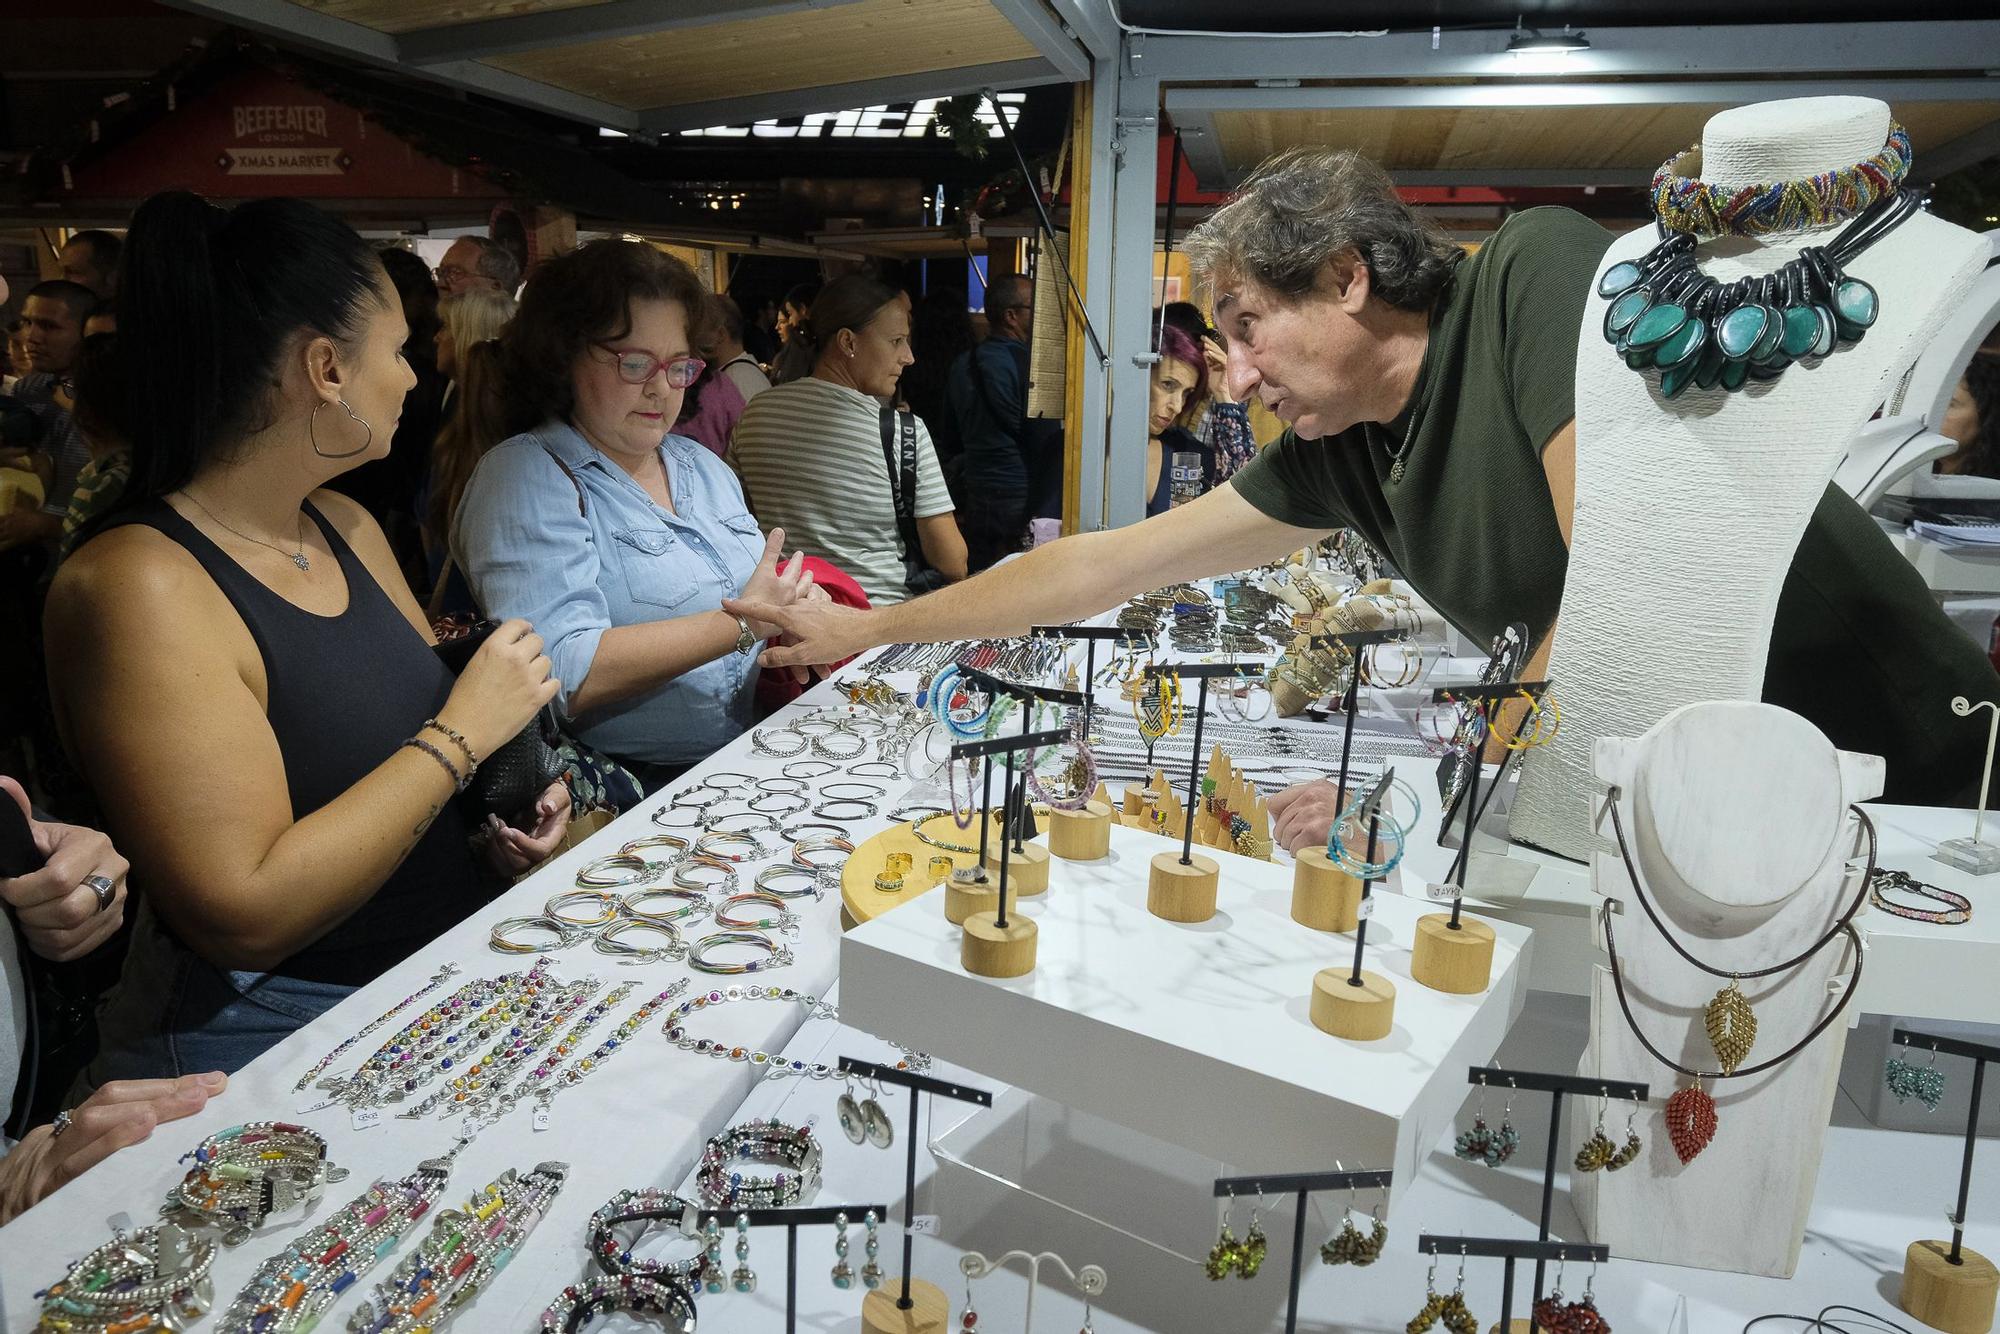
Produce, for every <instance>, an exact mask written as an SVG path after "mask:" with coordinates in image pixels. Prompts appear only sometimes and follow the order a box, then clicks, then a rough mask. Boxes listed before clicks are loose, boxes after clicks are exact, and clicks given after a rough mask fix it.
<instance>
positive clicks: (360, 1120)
mask: <svg viewBox="0 0 2000 1334" xmlns="http://www.w3.org/2000/svg"><path fill="white" fill-rule="evenodd" d="M381 1124H382V1109H381V1108H380V1107H356V1108H355V1109H354V1128H355V1129H356V1130H373V1129H374V1128H375V1127H376V1126H379V1125H381Z"/></svg>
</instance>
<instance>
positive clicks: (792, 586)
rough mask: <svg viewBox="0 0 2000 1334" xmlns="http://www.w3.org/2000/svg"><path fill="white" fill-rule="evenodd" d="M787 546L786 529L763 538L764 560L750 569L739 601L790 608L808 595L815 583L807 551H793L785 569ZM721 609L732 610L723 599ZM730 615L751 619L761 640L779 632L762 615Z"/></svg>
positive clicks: (741, 613) (775, 625)
mask: <svg viewBox="0 0 2000 1334" xmlns="http://www.w3.org/2000/svg"><path fill="white" fill-rule="evenodd" d="M784 549H785V530H784V529H782V528H773V529H772V530H771V532H770V535H769V536H768V537H766V538H765V539H764V556H763V559H761V560H759V561H758V562H757V568H756V569H754V570H752V571H751V572H750V577H749V578H748V579H746V580H744V581H743V587H742V589H741V590H740V591H739V592H738V593H737V594H736V597H737V600H739V601H742V602H756V603H762V604H765V605H768V606H773V607H789V606H791V605H792V604H793V603H794V602H797V601H798V600H799V599H800V598H802V597H805V596H807V595H808V594H809V592H810V590H811V589H813V588H814V587H815V585H814V583H813V577H812V575H811V574H810V573H809V572H808V571H807V570H806V557H805V553H804V552H803V551H800V552H794V553H793V555H792V558H791V559H790V560H789V561H786V562H785V565H784V568H783V569H780V568H779V567H778V556H779V554H780V553H781V552H783V551H784ZM722 609H723V610H724V611H729V604H728V603H727V602H724V603H723V608H722ZM730 615H732V616H737V615H740V616H743V617H744V619H746V620H748V621H749V622H750V633H751V634H753V635H755V636H757V638H759V639H775V638H777V637H778V635H779V633H780V630H779V627H778V626H777V624H776V623H775V622H772V621H770V620H768V619H765V618H763V617H758V616H752V615H750V614H749V613H747V612H730Z"/></svg>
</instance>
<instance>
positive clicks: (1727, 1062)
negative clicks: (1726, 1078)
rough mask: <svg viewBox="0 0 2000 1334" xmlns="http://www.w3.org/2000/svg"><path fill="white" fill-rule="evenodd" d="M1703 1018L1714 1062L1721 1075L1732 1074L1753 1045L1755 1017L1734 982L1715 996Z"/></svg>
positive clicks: (1731, 981)
mask: <svg viewBox="0 0 2000 1334" xmlns="http://www.w3.org/2000/svg"><path fill="white" fill-rule="evenodd" d="M1703 1018H1704V1019H1705V1020H1706V1022H1707V1024H1708V1045H1709V1046H1711V1047H1713V1048H1715V1059H1716V1060H1717V1061H1720V1062H1721V1063H1722V1073H1723V1074H1725V1075H1733V1074H1735V1073H1736V1067H1737V1066H1739V1065H1741V1064H1743V1058H1744V1057H1746V1056H1748V1055H1749V1054H1750V1048H1751V1046H1752V1045H1753V1044H1754V1043H1755V1042H1756V1041H1757V1016H1756V1014H1755V1013H1754V1012H1753V1011H1752V1010H1751V1009H1750V1002H1749V1001H1748V1000H1747V999H1745V998H1744V995H1743V993H1742V992H1741V991H1740V990H1738V989H1737V986H1736V980H1735V979H1734V978H1731V979H1730V981H1729V985H1728V986H1726V987H1724V988H1723V989H1722V990H1720V991H1718V992H1716V993H1715V999H1713V1000H1711V1001H1710V1002H1709V1003H1708V1009H1707V1010H1705V1011H1704V1012H1703Z"/></svg>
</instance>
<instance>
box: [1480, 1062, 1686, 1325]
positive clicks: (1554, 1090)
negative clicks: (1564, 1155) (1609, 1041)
mask: <svg viewBox="0 0 2000 1334" xmlns="http://www.w3.org/2000/svg"><path fill="white" fill-rule="evenodd" d="M1466 1082H1467V1083H1469V1084H1477V1085H1479V1086H1481V1087H1482V1088H1505V1089H1512V1090H1519V1091H1523V1092H1527V1093H1546V1094H1548V1095H1550V1100H1549V1148H1548V1155H1547V1157H1546V1158H1545V1159H1544V1160H1543V1162H1542V1216H1541V1222H1540V1224H1539V1225H1538V1227H1537V1229H1536V1239H1537V1240H1538V1241H1541V1242H1544V1243H1546V1242H1547V1241H1548V1239H1549V1214H1550V1211H1551V1210H1552V1209H1553V1208H1554V1207H1555V1200H1556V1145H1557V1144H1558V1143H1559V1142H1560V1140H1561V1138H1562V1119H1563V1118H1562V1111H1563V1095H1564V1094H1574V1095H1575V1096H1577V1097H1581V1098H1588V1097H1599V1098H1617V1099H1618V1100H1619V1101H1621V1102H1644V1101H1645V1100H1646V1097H1647V1088H1646V1086H1645V1085H1644V1084H1638V1083H1634V1082H1632V1081H1631V1080H1627V1079H1585V1078H1583V1077H1582V1076H1580V1075H1554V1074H1544V1073H1542V1072H1541V1071H1539V1070H1508V1069H1504V1068H1502V1067H1500V1066H1497V1065H1475V1066H1473V1067H1472V1069H1471V1072H1470V1073H1469V1074H1467V1075H1466ZM1547 1274H1548V1259H1547V1257H1544V1256H1537V1257H1535V1301H1537V1302H1539V1301H1541V1300H1542V1283H1543V1280H1544V1279H1545V1278H1546V1277H1547ZM1513 1290H1514V1273H1513V1269H1512V1267H1511V1266H1510V1267H1509V1269H1508V1271H1507V1292H1508V1293H1509V1294H1510V1298H1511V1294H1512V1293H1513ZM1500 1328H1502V1329H1506V1328H1507V1322H1506V1321H1505V1320H1504V1319H1503V1320H1502V1321H1501V1322H1500Z"/></svg>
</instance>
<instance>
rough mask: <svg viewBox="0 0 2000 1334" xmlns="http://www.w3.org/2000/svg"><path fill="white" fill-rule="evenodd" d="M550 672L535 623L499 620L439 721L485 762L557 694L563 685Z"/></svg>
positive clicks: (455, 689)
mask: <svg viewBox="0 0 2000 1334" xmlns="http://www.w3.org/2000/svg"><path fill="white" fill-rule="evenodd" d="M549 671H550V666H549V659H548V655H547V654H545V653H543V652H542V637H541V636H540V635H538V634H536V633H535V631H534V627H532V626H530V625H529V624H528V623H527V622H526V621H524V620H521V619H520V618H519V617H516V618H515V619H513V620H510V621H503V622H501V623H500V628H499V629H497V630H495V631H494V632H493V633H492V634H490V635H488V636H487V637H486V642H485V643H484V644H481V645H480V646H479V652H477V653H475V654H473V655H472V661H471V662H468V663H467V664H466V665H465V673H464V675H462V676H460V677H459V678H458V684H457V685H455V686H453V687H452V688H451V698H450V699H448V700H446V701H445V705H444V708H442V709H440V710H439V711H438V721H440V722H442V723H444V724H446V725H447V726H449V727H452V728H454V729H455V730H457V731H458V732H459V733H461V734H462V735H463V736H464V737H465V739H466V742H467V744H469V745H470V746H471V747H472V749H473V752H474V753H475V754H477V755H478V756H479V758H480V759H482V760H484V759H485V758H486V757H487V756H489V755H491V754H492V753H493V752H494V751H496V750H498V749H500V747H502V746H504V745H506V744H507V743H508V742H509V741H512V740H513V739H514V738H515V737H517V736H519V735H520V733H521V729H522V728H524V727H526V726H527V725H528V723H529V722H530V721H531V720H532V719H533V718H534V716H535V714H536V713H538V712H540V710H541V707H542V705H544V704H546V703H548V702H549V701H550V700H552V699H554V698H555V695H556V691H557V690H558V689H559V688H560V687H561V684H562V683H561V682H559V681H557V680H556V679H555V678H554V677H553V676H551V675H550V674H549Z"/></svg>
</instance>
